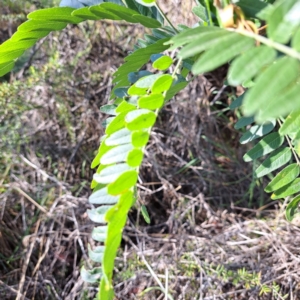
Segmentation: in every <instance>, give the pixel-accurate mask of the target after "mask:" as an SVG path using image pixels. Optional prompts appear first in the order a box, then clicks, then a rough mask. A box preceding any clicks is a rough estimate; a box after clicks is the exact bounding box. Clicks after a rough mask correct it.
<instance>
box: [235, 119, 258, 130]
mask: <svg viewBox="0 0 300 300" xmlns="http://www.w3.org/2000/svg"><path fill="white" fill-rule="evenodd" d="M253 122H254V117H241V118H240V119H239V120H238V121H237V122H236V123H235V125H234V128H235V129H241V128H243V127H245V126H248V125H250V124H252V123H253Z"/></svg>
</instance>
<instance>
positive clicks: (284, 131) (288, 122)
mask: <svg viewBox="0 0 300 300" xmlns="http://www.w3.org/2000/svg"><path fill="white" fill-rule="evenodd" d="M299 129H300V111H293V112H292V113H290V114H289V115H288V116H287V117H286V119H285V121H284V122H283V124H282V125H281V127H280V129H279V133H280V134H281V135H288V134H291V133H295V132H298V131H299Z"/></svg>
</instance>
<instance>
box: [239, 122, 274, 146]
mask: <svg viewBox="0 0 300 300" xmlns="http://www.w3.org/2000/svg"><path fill="white" fill-rule="evenodd" d="M275 125H276V121H272V122H271V123H269V122H268V123H266V124H263V125H254V126H252V127H251V128H250V129H249V130H248V131H246V132H245V133H244V134H243V135H242V137H241V138H240V143H241V144H247V143H249V142H251V141H253V140H256V139H258V138H260V137H262V136H264V135H266V134H268V133H269V132H271V131H272V130H273V129H274V127H275Z"/></svg>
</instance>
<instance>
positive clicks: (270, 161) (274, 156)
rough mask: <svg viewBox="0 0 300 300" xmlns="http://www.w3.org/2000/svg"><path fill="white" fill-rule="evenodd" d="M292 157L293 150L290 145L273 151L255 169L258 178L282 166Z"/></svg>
mask: <svg viewBox="0 0 300 300" xmlns="http://www.w3.org/2000/svg"><path fill="white" fill-rule="evenodd" d="M291 157H292V151H291V149H290V148H289V147H285V148H279V149H277V150H275V151H274V152H272V153H271V155H270V156H269V157H268V158H267V159H265V160H264V161H263V163H262V164H261V165H260V166H259V167H258V168H257V169H256V170H255V175H256V177H257V178H259V177H262V176H265V175H267V174H269V173H271V172H272V171H274V170H276V169H278V168H280V167H282V166H283V165H285V164H286V163H288V162H289V160H290V159H291Z"/></svg>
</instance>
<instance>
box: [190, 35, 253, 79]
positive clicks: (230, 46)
mask: <svg viewBox="0 0 300 300" xmlns="http://www.w3.org/2000/svg"><path fill="white" fill-rule="evenodd" d="M252 47H254V42H253V40H252V39H250V38H247V37H244V36H242V35H239V34H236V33H231V34H229V35H228V36H226V39H225V40H224V41H222V42H218V43H216V44H215V45H214V47H213V48H211V49H209V50H207V51H206V52H204V53H203V55H201V56H200V58H199V59H198V60H197V61H196V63H195V64H194V65H193V68H192V72H193V73H194V74H200V73H205V72H209V71H213V70H214V69H216V68H218V67H220V66H221V65H223V64H225V63H227V62H228V61H230V60H231V59H233V58H234V57H235V56H237V55H238V54H240V53H242V52H244V51H246V50H248V49H250V48H252Z"/></svg>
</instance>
